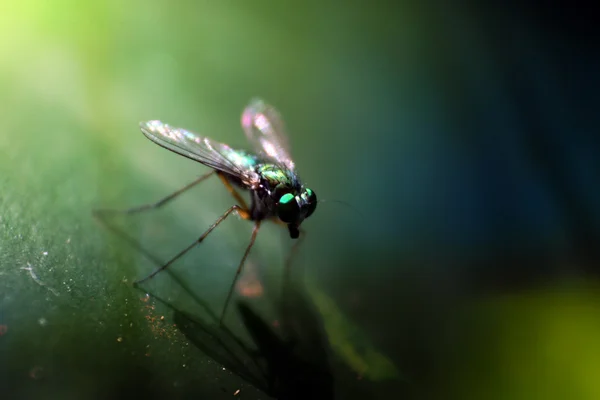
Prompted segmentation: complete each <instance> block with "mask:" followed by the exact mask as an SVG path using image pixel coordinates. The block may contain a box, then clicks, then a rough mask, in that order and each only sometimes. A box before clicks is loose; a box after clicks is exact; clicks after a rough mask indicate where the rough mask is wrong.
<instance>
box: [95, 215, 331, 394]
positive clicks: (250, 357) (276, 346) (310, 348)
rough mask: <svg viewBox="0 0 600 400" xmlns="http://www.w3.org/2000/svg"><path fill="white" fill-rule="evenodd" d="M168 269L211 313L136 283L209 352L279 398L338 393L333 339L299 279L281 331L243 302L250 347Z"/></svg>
mask: <svg viewBox="0 0 600 400" xmlns="http://www.w3.org/2000/svg"><path fill="white" fill-rule="evenodd" d="M96 217H97V218H98V219H99V220H100V221H101V222H102V224H103V225H104V226H106V227H107V228H108V229H109V230H110V231H111V232H113V233H114V234H116V235H117V236H119V237H120V238H121V239H122V240H124V241H125V242H126V243H128V244H129V245H130V246H132V247H133V248H135V249H136V250H137V251H139V252H140V253H141V254H143V255H144V256H145V257H146V258H148V259H149V260H150V261H152V262H153V263H154V264H155V265H156V266H160V265H162V264H163V263H162V261H161V260H160V259H159V258H158V257H156V256H154V255H153V254H152V253H151V252H150V251H148V250H147V249H146V248H144V247H143V246H142V245H141V244H140V243H139V242H138V241H137V240H135V239H133V238H132V237H131V236H129V235H128V234H126V233H125V232H124V231H123V230H122V229H120V228H117V227H116V226H115V225H113V224H111V223H109V221H108V220H107V219H106V218H102V217H101V216H99V215H96ZM164 273H166V274H168V275H169V276H170V277H171V278H172V279H173V280H174V281H175V282H176V283H177V284H178V285H179V286H180V287H181V288H182V289H183V291H185V292H186V293H187V294H188V295H189V296H190V298H192V299H193V300H194V302H195V303H196V304H197V305H198V307H199V309H202V310H203V311H204V312H205V313H206V315H207V317H204V318H202V317H199V316H195V315H192V314H190V313H188V312H185V311H183V310H180V309H179V308H178V307H177V306H176V305H174V304H172V303H171V302H170V301H168V300H166V299H165V298H163V297H160V296H159V295H157V294H155V293H152V292H148V290H147V289H142V288H141V287H139V286H138V285H135V287H136V288H138V289H139V290H142V291H143V292H144V293H148V294H150V295H151V296H152V297H153V298H154V299H156V300H158V301H159V302H161V303H163V304H164V305H165V306H167V307H169V308H170V309H172V310H173V312H174V322H175V324H176V326H177V328H178V329H179V330H180V331H181V333H182V334H183V335H184V336H185V337H186V338H187V339H188V340H189V341H190V342H191V343H192V344H193V345H194V346H195V347H197V348H198V349H199V350H200V351H202V352H203V353H204V354H206V355H207V356H208V357H210V358H211V359H213V360H214V361H216V362H218V363H219V364H221V365H223V366H224V367H225V368H227V369H228V370H229V371H231V372H233V373H235V374H236V375H238V376H239V377H240V378H242V379H243V380H245V381H246V382H248V383H249V384H251V385H253V386H254V387H256V388H257V389H259V390H262V391H263V392H264V393H266V394H267V395H269V396H272V397H274V398H276V399H282V400H296V399H303V400H304V399H317V400H327V399H333V398H334V378H333V373H332V372H331V368H330V364H329V360H328V352H329V344H328V342H327V339H326V336H325V334H324V331H323V329H322V324H321V320H320V318H319V317H318V316H317V315H318V314H317V313H316V312H315V310H314V309H313V308H312V305H311V303H310V302H309V301H308V300H307V299H306V297H305V294H304V290H303V289H302V288H301V287H300V286H299V285H298V284H296V285H293V284H291V283H290V282H287V283H286V285H285V287H284V295H283V299H282V301H281V304H279V305H278V307H276V309H277V313H278V316H277V317H278V320H277V321H278V323H279V328H280V329H279V331H280V332H281V333H280V334H279V333H277V332H276V331H275V330H274V329H273V328H272V327H271V325H270V324H268V323H267V322H265V320H264V319H263V318H261V317H260V316H259V315H258V314H257V313H256V312H255V311H254V310H253V309H252V307H250V305H249V304H248V303H247V302H245V301H238V302H237V310H238V312H239V313H240V316H241V320H242V322H243V325H244V328H245V329H246V331H247V333H248V334H249V336H250V337H251V338H252V341H253V342H254V346H250V345H248V344H247V343H245V342H244V341H243V340H242V339H240V338H239V337H238V336H237V335H235V334H234V333H233V332H232V331H231V330H230V329H229V328H227V327H225V326H220V324H219V318H218V317H217V315H216V314H215V313H214V311H213V310H211V309H210V307H209V306H208V305H207V302H206V301H204V300H203V299H202V298H201V297H199V296H198V295H197V294H195V293H194V291H193V290H192V289H191V288H190V287H189V286H188V285H186V283H185V282H184V281H183V280H181V279H180V278H178V277H177V275H176V274H174V273H173V272H171V271H170V270H168V269H167V270H165V271H164Z"/></svg>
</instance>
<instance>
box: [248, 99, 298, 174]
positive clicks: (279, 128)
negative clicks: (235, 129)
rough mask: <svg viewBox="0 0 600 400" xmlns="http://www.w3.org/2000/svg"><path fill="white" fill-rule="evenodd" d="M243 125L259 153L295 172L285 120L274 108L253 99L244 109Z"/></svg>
mask: <svg viewBox="0 0 600 400" xmlns="http://www.w3.org/2000/svg"><path fill="white" fill-rule="evenodd" d="M241 123H242V128H243V129H244V132H245V133H246V136H247V137H248V140H249V141H250V142H251V143H252V145H253V146H254V147H255V150H256V151H257V152H258V153H262V154H264V155H265V156H267V157H268V158H270V159H272V160H274V161H276V162H277V163H278V164H281V165H284V166H286V167H287V168H288V169H289V170H291V171H293V170H294V161H293V160H292V157H291V153H290V147H289V143H288V139H287V135H286V133H285V127H284V125H283V120H282V118H281V116H280V115H279V112H277V110H276V109H275V108H274V107H273V106H271V105H269V104H267V103H265V102H264V101H263V100H261V99H253V100H252V101H251V102H250V103H249V104H248V106H246V108H245V109H244V112H243V113H242V119H241Z"/></svg>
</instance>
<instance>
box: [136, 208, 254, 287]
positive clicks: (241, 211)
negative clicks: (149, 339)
mask: <svg viewBox="0 0 600 400" xmlns="http://www.w3.org/2000/svg"><path fill="white" fill-rule="evenodd" d="M234 211H235V212H237V214H238V215H239V216H240V217H242V218H244V219H249V218H250V213H249V212H248V211H247V210H244V209H243V208H241V207H240V206H238V205H234V206H231V207H230V208H229V209H228V210H227V211H225V213H223V215H221V216H220V217H219V218H218V219H217V220H216V221H215V222H214V223H213V224H212V225H211V226H210V228H208V229H207V230H206V232H204V233H203V234H202V236H200V237H199V238H198V240H196V241H194V243H192V244H191V245H189V246H188V247H186V248H185V249H183V250H182V251H180V252H179V254H177V255H176V256H175V257H173V258H172V259H171V260H169V261H168V262H167V263H166V264H164V265H163V266H161V267H159V268H157V269H155V270H154V271H153V272H152V273H151V274H150V275H148V276H146V277H145V278H142V279H140V280H137V281H135V282H134V284H140V283H142V282H145V281H147V280H148V279H152V278H153V277H154V276H155V275H156V274H158V273H159V272H161V271H163V270H165V269H166V268H167V267H169V265H171V264H173V263H174V262H175V261H177V260H178V259H179V258H180V257H181V256H183V255H184V254H185V253H187V252H188V251H190V250H191V249H192V248H194V247H195V246H197V245H199V244H200V243H202V241H203V240H204V239H205V238H206V237H207V236H208V234H209V233H211V232H212V231H213V229H215V228H216V227H217V226H218V225H219V224H220V223H221V222H223V221H224V220H225V218H227V217H228V216H229V215H230V214H231V213H232V212H234Z"/></svg>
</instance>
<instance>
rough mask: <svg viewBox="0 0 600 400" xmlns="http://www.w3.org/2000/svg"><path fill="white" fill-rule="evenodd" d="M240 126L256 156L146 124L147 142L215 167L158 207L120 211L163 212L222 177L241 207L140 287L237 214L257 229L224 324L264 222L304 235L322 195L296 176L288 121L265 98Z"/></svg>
mask: <svg viewBox="0 0 600 400" xmlns="http://www.w3.org/2000/svg"><path fill="white" fill-rule="evenodd" d="M241 125H242V129H243V130H244V132H245V134H246V137H247V139H248V140H249V141H250V143H251V144H252V146H253V148H254V152H249V151H245V150H240V149H233V148H231V147H229V146H228V145H226V144H223V143H219V142H216V141H214V140H212V139H210V138H208V137H205V136H202V135H199V134H197V133H194V132H191V131H188V130H186V129H182V128H176V127H173V126H170V125H168V124H166V123H164V122H161V121H158V120H153V121H147V122H142V123H141V124H140V128H141V130H142V133H143V134H144V135H145V136H146V137H147V138H148V139H150V140H151V141H153V142H154V143H156V144H158V145H159V146H161V147H164V148H165V149H167V150H170V151H172V152H174V153H177V154H179V155H181V156H184V157H187V158H189V159H191V160H194V161H197V162H199V163H201V164H204V165H206V166H207V167H210V168H212V171H210V172H208V173H206V174H204V175H202V176H200V177H199V178H197V179H196V180H194V181H193V182H191V183H189V184H188V185H186V186H184V187H182V188H181V189H179V190H177V191H175V192H174V193H171V194H169V195H168V196H166V197H164V198H163V199H161V200H159V201H158V202H156V203H153V204H145V205H141V206H138V207H134V208H130V209H127V210H123V211H121V212H123V213H127V214H132V213H137V212H140V211H144V210H148V209H155V208H159V207H161V206H163V205H165V204H166V203H168V202H169V201H170V200H173V199H174V198H175V197H177V196H179V195H180V194H182V193H183V192H185V191H186V190H188V189H190V188H192V187H194V186H195V185H197V184H199V183H200V182H202V181H204V180H205V179H207V178H208V177H210V176H212V175H217V176H218V177H219V179H220V180H221V182H222V183H223V184H224V185H225V187H226V188H227V190H228V191H229V193H230V194H231V195H232V196H233V198H234V199H235V201H236V204H234V205H232V206H231V207H229V208H228V209H227V210H226V211H225V212H224V213H223V214H222V215H221V216H220V217H219V218H217V220H216V221H215V222H214V223H213V224H212V225H211V226H210V227H209V228H208V229H207V230H206V231H205V232H204V233H203V234H202V235H200V237H199V238H198V239H197V240H195V241H194V243H192V244H191V245H189V246H188V247H186V248H185V249H183V250H182V251H181V252H179V253H178V254H177V255H175V256H174V257H173V258H172V259H170V260H169V261H168V262H167V263H165V264H164V265H162V266H160V267H159V268H157V269H155V270H154V271H153V272H152V273H150V274H149V275H148V276H146V277H144V278H142V279H140V280H138V281H136V282H135V283H136V284H139V283H142V282H145V281H147V280H149V279H151V278H153V277H154V276H156V275H157V274H158V273H159V272H161V271H163V270H165V269H166V268H168V267H169V266H170V265H171V264H173V263H174V262H175V261H177V260H178V259H179V258H180V257H182V256H183V255H184V254H186V253H187V252H188V251H190V250H191V249H192V248H194V247H195V246H197V245H199V244H200V243H202V241H203V240H204V239H205V238H206V237H207V236H208V235H209V234H210V233H211V232H212V231H213V230H214V229H215V228H217V226H219V224H220V223H221V222H223V221H224V220H225V219H226V218H227V217H228V216H229V215H231V214H233V213H235V214H237V215H239V216H240V217H241V218H242V219H245V220H249V221H253V223H254V227H253V229H252V234H251V236H250V241H249V243H248V245H247V247H246V250H245V252H244V254H243V256H242V259H241V260H240V263H239V264H238V268H237V271H236V273H235V276H234V278H233V281H232V283H231V287H230V289H229V292H228V294H227V299H226V300H225V305H224V306H223V311H222V313H221V319H220V321H221V323H222V321H223V317H224V316H225V312H226V310H227V306H228V305H229V301H230V300H231V296H232V294H233V290H234V287H235V284H236V282H237V280H238V277H239V275H240V273H241V271H242V268H243V266H244V263H245V261H246V259H247V258H248V255H249V254H250V250H251V249H252V246H253V245H254V242H255V240H256V237H257V235H258V231H259V229H260V226H261V223H262V221H265V220H271V221H275V222H277V223H279V224H282V225H285V226H287V229H288V231H289V234H290V237H291V238H292V239H298V238H299V237H300V234H301V233H303V231H302V230H301V229H300V226H301V224H302V222H303V221H304V220H305V219H306V218H308V217H310V216H311V215H312V214H313V212H314V211H315V209H316V207H317V195H316V194H315V192H314V191H312V190H311V189H309V188H308V187H306V186H305V185H304V184H303V183H302V182H301V181H300V178H299V177H298V175H297V174H296V167H295V164H294V161H293V159H292V157H291V153H290V147H289V143H288V140H287V136H286V133H285V129H284V125H283V120H282V118H281V117H280V115H279V113H278V111H277V110H276V109H275V108H274V107H272V106H271V105H269V104H267V103H265V102H264V101H263V100H261V99H253V100H252V101H251V102H250V103H249V104H248V105H247V106H246V108H245V109H244V111H243V112H242V117H241ZM236 189H242V190H247V191H249V192H250V198H251V203H250V206H248V205H247V204H246V201H245V200H244V198H243V197H242V196H240V194H239V193H238V191H237V190H236ZM299 243H300V240H298V242H296V244H295V245H294V247H293V248H292V253H291V254H290V258H289V259H288V262H287V263H286V269H287V268H288V267H289V265H288V264H289V262H290V261H291V256H292V254H293V252H294V250H295V249H296V248H297V246H298V244H299Z"/></svg>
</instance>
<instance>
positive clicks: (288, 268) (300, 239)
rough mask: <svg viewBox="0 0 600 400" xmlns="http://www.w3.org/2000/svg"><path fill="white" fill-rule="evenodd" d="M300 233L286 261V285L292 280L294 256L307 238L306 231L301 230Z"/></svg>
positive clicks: (284, 277)
mask: <svg viewBox="0 0 600 400" xmlns="http://www.w3.org/2000/svg"><path fill="white" fill-rule="evenodd" d="M299 231H300V235H299V237H298V239H297V240H296V243H294V245H293V246H292V248H291V249H290V252H289V253H288V255H287V258H286V260H285V269H284V276H283V279H284V284H286V283H287V282H288V280H289V278H290V271H291V269H292V261H293V258H294V255H295V254H296V253H297V252H298V249H299V248H300V245H301V244H302V242H303V241H304V238H305V237H306V231H305V230H304V229H302V228H300V229H299Z"/></svg>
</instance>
